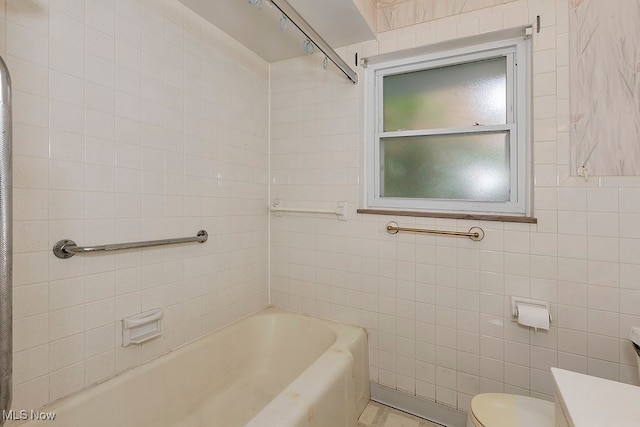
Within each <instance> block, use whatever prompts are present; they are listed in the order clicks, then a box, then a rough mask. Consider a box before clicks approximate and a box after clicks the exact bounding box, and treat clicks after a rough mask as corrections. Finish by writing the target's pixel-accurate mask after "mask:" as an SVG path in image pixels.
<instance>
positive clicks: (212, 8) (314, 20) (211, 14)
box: [179, 0, 375, 62]
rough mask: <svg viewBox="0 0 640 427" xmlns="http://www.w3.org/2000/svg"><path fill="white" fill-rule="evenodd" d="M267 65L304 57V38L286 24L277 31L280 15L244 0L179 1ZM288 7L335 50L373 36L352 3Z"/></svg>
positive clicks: (300, 0) (313, 1)
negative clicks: (249, 50)
mask: <svg viewBox="0 0 640 427" xmlns="http://www.w3.org/2000/svg"><path fill="white" fill-rule="evenodd" d="M179 1H180V2H181V3H183V4H184V5H185V6H187V7H188V8H190V9H191V10H193V11H194V12H196V13H197V14H198V15H200V16H202V17H203V18H205V19H206V20H207V21H209V22H211V23H212V24H213V25H215V26H216V27H218V28H220V29H221V30H222V31H224V32H225V33H227V34H229V35H230V36H231V37H233V38H234V39H236V40H238V41H239V42H240V43H242V44H243V45H245V46H246V47H248V48H249V49H251V50H252V51H253V52H255V53H256V54H258V55H259V56H261V57H262V58H263V59H265V60H266V61H267V62H277V61H281V60H283V59H288V58H294V57H297V56H301V55H304V54H305V52H304V50H303V47H302V44H303V42H304V37H303V36H302V34H301V33H300V31H299V30H298V29H297V28H295V26H294V25H292V24H291V23H288V25H287V28H286V30H285V31H280V28H279V27H280V25H279V23H280V17H281V14H280V12H279V11H278V10H277V9H276V8H275V7H273V6H272V7H269V6H267V4H266V2H265V6H264V7H263V9H262V11H260V10H258V8H256V7H255V6H253V5H250V4H249V3H248V2H247V0H179ZM288 2H289V4H290V5H291V6H292V7H293V8H294V9H295V10H296V11H297V12H298V13H299V14H300V15H301V16H302V17H303V18H304V19H305V20H306V21H307V22H308V23H309V24H310V25H311V26H312V27H313V28H314V29H315V30H316V32H317V33H318V34H320V36H321V37H322V38H323V39H324V40H325V41H326V42H327V43H329V45H330V46H331V47H333V48H334V49H335V48H337V47H342V46H347V45H350V44H354V43H360V42H363V41H367V40H373V39H374V38H375V34H374V33H373V31H372V30H371V28H370V27H369V25H368V24H367V22H366V21H365V19H364V17H363V16H362V15H361V14H360V12H359V11H358V9H357V7H356V5H355V4H354V3H353V1H352V0H288Z"/></svg>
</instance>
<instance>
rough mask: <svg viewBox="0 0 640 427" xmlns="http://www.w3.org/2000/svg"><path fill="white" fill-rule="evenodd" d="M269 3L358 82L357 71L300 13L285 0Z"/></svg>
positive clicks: (346, 74) (353, 80)
mask: <svg viewBox="0 0 640 427" xmlns="http://www.w3.org/2000/svg"><path fill="white" fill-rule="evenodd" d="M271 4H273V5H274V6H275V7H276V8H278V10H279V11H280V12H282V14H283V15H284V16H286V17H287V19H289V21H291V22H292V23H293V25H295V26H296V27H298V29H299V30H300V31H302V34H304V35H305V36H306V37H307V38H308V39H309V40H311V41H312V42H313V44H314V45H316V46H317V47H318V49H320V50H321V51H322V53H324V54H325V55H326V56H327V58H329V60H330V61H331V62H333V63H334V64H335V65H336V66H337V67H338V68H339V69H340V71H342V72H343V73H344V75H345V76H347V78H349V80H351V81H352V82H353V84H357V83H358V73H356V72H355V71H353V70H352V69H351V67H349V66H348V65H347V63H346V62H344V61H343V59H342V58H340V56H339V55H338V54H337V53H336V51H335V50H333V49H332V48H331V46H329V44H328V43H327V42H325V41H324V39H323V38H322V37H320V34H318V33H317V32H316V30H314V29H313V27H312V26H311V25H309V23H308V22H307V21H305V20H304V18H303V17H302V16H300V14H299V13H298V12H296V10H295V9H294V8H293V7H291V5H290V4H289V3H288V2H287V1H286V0H271Z"/></svg>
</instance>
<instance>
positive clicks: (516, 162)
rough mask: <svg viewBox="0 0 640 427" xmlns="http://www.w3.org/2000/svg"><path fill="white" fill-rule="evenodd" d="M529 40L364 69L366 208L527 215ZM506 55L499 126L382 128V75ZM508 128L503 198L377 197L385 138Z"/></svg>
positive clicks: (390, 62) (529, 212)
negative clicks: (504, 107)
mask: <svg viewBox="0 0 640 427" xmlns="http://www.w3.org/2000/svg"><path fill="white" fill-rule="evenodd" d="M530 40H531V39H530V38H527V37H518V38H515V39H514V38H511V39H505V40H500V41H495V42H491V43H482V44H475V45H469V46H465V47H462V48H457V49H447V50H440V51H436V52H430V53H427V54H421V55H420V54H419V55H415V56H411V57H408V58H400V59H395V60H390V61H385V62H379V63H374V64H371V65H369V66H368V67H367V69H366V73H365V89H364V90H365V97H364V98H365V105H364V108H365V124H364V126H365V129H364V135H365V147H364V151H365V156H364V167H365V173H364V176H363V180H364V186H363V187H364V205H365V209H383V210H389V211H392V210H402V211H416V212H447V213H463V214H471V213H478V214H479V213H486V214H492V215H508V216H530V214H531V202H530V201H531V195H530V192H531V190H530V187H531V183H530V181H531V179H530V174H531V166H530V161H529V159H530V150H531V148H530V146H531V144H530V134H531V130H530V129H531V117H530V111H531V108H530V103H531V101H530V94H531V89H530V87H531V83H530V82H531V71H530V67H531V41H530ZM498 57H505V58H506V59H507V70H506V80H507V117H506V123H505V124H501V125H484V126H483V125H480V126H473V127H456V128H440V129H435V128H434V129H420V130H410V131H402V130H401V131H393V132H385V131H384V114H383V109H384V104H383V91H384V88H383V79H384V77H385V76H389V75H396V74H403V73H409V72H415V71H421V70H429V69H434V68H440V67H445V66H450V65H456V64H465V63H471V62H476V61H481V60H485V59H492V58H498ZM496 131H507V132H508V139H509V168H510V179H511V185H510V197H509V200H508V201H506V202H495V201H475V200H454V199H425V198H421V199H417V198H399V197H395V198H394V197H380V196H379V195H380V194H381V192H380V189H381V185H382V183H381V176H382V173H381V167H382V166H383V164H381V161H382V159H381V151H380V150H381V140H382V138H389V137H402V136H405V137H408V136H429V135H456V134H470V133H490V132H496ZM514 167H515V170H514Z"/></svg>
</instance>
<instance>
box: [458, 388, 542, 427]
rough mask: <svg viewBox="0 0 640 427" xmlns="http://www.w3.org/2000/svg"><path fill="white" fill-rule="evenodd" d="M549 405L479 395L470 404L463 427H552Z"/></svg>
mask: <svg viewBox="0 0 640 427" xmlns="http://www.w3.org/2000/svg"><path fill="white" fill-rule="evenodd" d="M554 411H555V409H554V406H553V402H547V401H546V400H541V399H535V398H533V397H526V396H518V395H516V394H504V393H482V394H478V395H477V396H475V397H474V398H473V399H472V400H471V408H470V409H469V417H468V418H467V427H553V426H554V421H553V419H554V418H553V417H554Z"/></svg>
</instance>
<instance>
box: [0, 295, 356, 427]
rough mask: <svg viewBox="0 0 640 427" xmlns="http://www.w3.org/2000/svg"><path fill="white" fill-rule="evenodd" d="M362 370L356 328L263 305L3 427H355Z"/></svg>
mask: <svg viewBox="0 0 640 427" xmlns="http://www.w3.org/2000/svg"><path fill="white" fill-rule="evenodd" d="M368 366H369V363H368V352H367V336H366V334H365V332H364V330H362V329H360V328H357V327H353V326H348V325H343V324H339V323H335V322H330V321H326V320H321V319H316V318H312V317H308V316H304V315H300V314H295V313H290V312H286V311H281V310H277V309H274V308H267V309H264V310H262V311H260V312H259V313H256V314H254V315H252V316H250V317H247V318H245V319H243V320H240V321H238V322H236V323H234V324H232V325H230V326H227V327H225V328H223V329H220V330H218V331H216V332H214V333H212V334H209V335H206V336H204V337H202V338H200V339H198V340H196V341H194V342H192V343H189V344H187V345H185V346H183V347H181V348H179V349H177V350H175V351H172V352H170V353H169V354H166V355H163V356H161V357H159V358H157V359H155V360H153V361H151V362H149V363H147V364H145V365H142V366H140V367H137V368H135V369H133V370H131V371H128V372H126V373H124V374H122V375H119V376H117V377H115V378H113V379H111V380H109V381H106V382H104V383H102V384H99V385H97V386H95V387H92V388H89V389H87V390H84V391H81V392H79V393H77V394H75V395H73V396H70V397H68V398H65V399H62V400H60V401H58V402H54V403H53V404H51V405H49V406H47V407H45V408H41V409H40V411H44V412H55V413H56V418H55V421H53V422H52V421H47V422H44V423H43V422H42V421H39V422H34V421H28V422H26V423H23V422H17V423H10V424H9V425H11V426H18V425H19V426H21V427H27V426H29V427H31V426H34V427H35V426H42V425H44V424H46V425H47V426H51V427H56V426H64V427H87V426H91V427H102V426H104V427H112V426H119V427H127V426H131V427H133V426H136V427H142V426H153V427H187V426H188V427H194V426H211V427H217V426H223V427H231V426H243V425H246V426H252V427H258V426H260V427H288V426H326V427H338V426H356V425H357V419H358V416H359V415H360V413H361V412H362V410H363V409H364V407H365V406H366V404H367V402H368V401H369V370H368V369H369V368H368ZM13 409H15V410H20V409H23V408H13Z"/></svg>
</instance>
